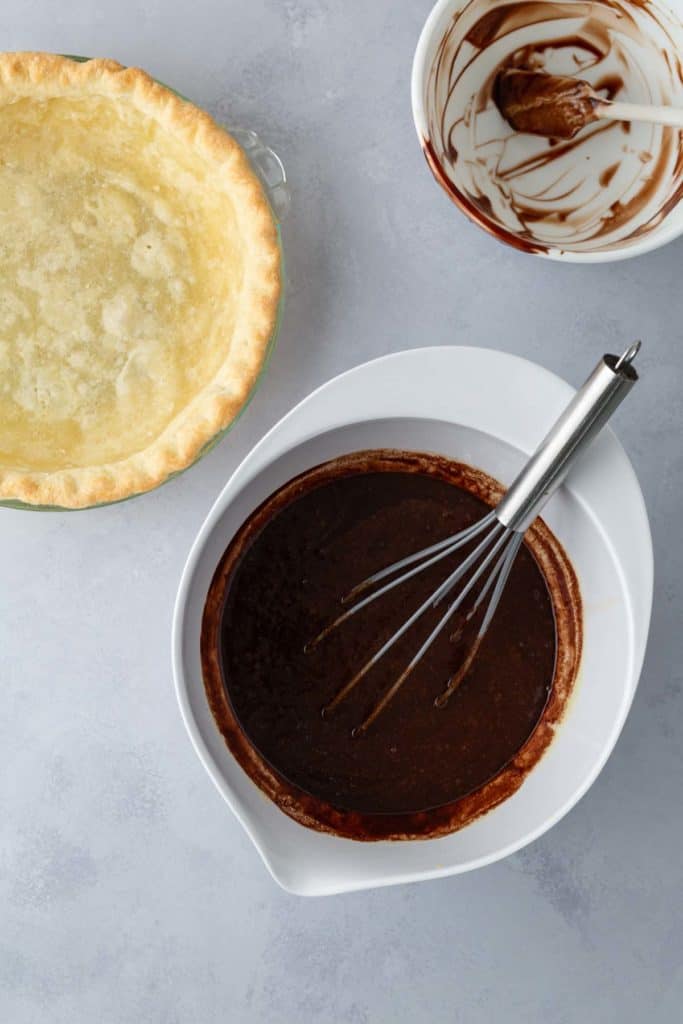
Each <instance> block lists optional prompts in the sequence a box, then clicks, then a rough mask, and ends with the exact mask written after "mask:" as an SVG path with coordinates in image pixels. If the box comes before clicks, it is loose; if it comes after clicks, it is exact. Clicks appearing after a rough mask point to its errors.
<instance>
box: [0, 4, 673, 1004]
mask: <svg viewBox="0 0 683 1024" xmlns="http://www.w3.org/2000/svg"><path fill="white" fill-rule="evenodd" d="M428 10H429V0H401V2H396V0H393V2H392V0H372V2H367V0H365V2H360V0H348V2H345V3H341V2H336V3H335V2H332V0H327V2H325V0H251V2H249V3H246V2H245V0H241V2H240V0H196V2H193V3H189V2H181V0H165V2H164V3H162V2H160V0H148V2H147V3H145V4H144V5H141V6H137V5H136V4H134V3H132V2H131V0H118V2H115V3H105V2H101V3H98V4H94V3H87V2H86V0H78V2H76V0H71V2H69V3H65V4H54V3H50V2H48V0H5V3H4V4H3V10H2V29H3V32H2V46H3V47H5V48H7V49H22V48H24V49H25V48H34V49H46V50H54V51H62V52H71V53H74V52H75V53H85V54H97V55H103V56H105V55H106V56H113V57H116V58H118V59H119V60H121V61H123V62H125V63H129V64H140V65H142V66H144V67H146V68H147V69H148V70H149V71H151V72H152V73H154V74H155V75H157V76H158V77H159V78H160V79H162V80H164V81H167V82H169V83H173V84H174V85H175V86H176V87H177V88H178V89H179V90H180V91H182V92H183V93H185V94H186V95H188V96H190V97H192V98H193V99H195V100H196V101H197V102H198V103H199V104H202V105H204V106H206V107H207V108H208V109H209V110H210V111H212V112H213V113H214V114H215V115H217V116H218V117H219V118H221V119H223V120H224V121H226V122H230V123H233V124H241V125H248V126H253V127H254V128H256V129H257V130H258V131H259V132H261V133H262V134H263V136H264V138H265V139H267V140H268V141H269V142H270V143H271V144H272V145H273V146H275V147H276V149H277V150H278V151H279V152H280V153H281V155H282V157H283V160H284V161H285V163H286V166H287V169H288V171H289V175H290V179H291V183H292V189H293V203H292V210H291V214H290V217H289V219H288V221H287V223H286V225H285V231H284V238H285V246H286V251H287V264H288V278H289V283H288V301H287V308H286V315H285V321H284V326H283V330H282V335H281V338H280V342H279V345H278V348H277V351H276V353H275V355H274V358H273V361H272V364H271V367H270V370H269V372H268V375H267V378H266V379H265V381H264V383H263V386H262V387H261V389H260V391H259V392H258V395H257V396H256V398H255V400H254V402H253V404H252V405H251V407H250V409H249V410H248V413H247V414H246V415H245V416H244V418H243V419H242V420H241V421H240V423H239V424H238V426H237V427H236V429H235V430H234V431H233V432H232V434H231V435H230V436H229V438H228V439H227V440H225V441H224V442H223V443H222V444H221V445H220V446H219V447H218V448H217V450H215V451H214V452H213V453H212V454H211V455H210V457H208V458H207V459H206V460H205V461H204V462H202V464H201V465H199V466H197V467H196V468H194V469H193V470H192V471H191V472H189V473H188V474H187V475H185V476H184V477H182V478H181V479H179V480H177V481H175V482H173V483H172V484H170V485H169V486H167V487H164V488H162V489H161V490H160V491H158V492H157V493H156V494H151V495H149V496H147V497H145V498H142V499H140V500H138V501H136V502H134V503H132V504H126V505H121V506H118V507H113V508H109V509H103V510H99V511H96V512H91V513H85V514H76V515H61V514H59V515H58V514H52V515H37V514H22V513H18V512H11V511H4V510H0V572H1V584H0V610H1V615H0V687H1V690H0V692H1V694H2V700H1V704H0V708H1V710H0V754H1V758H2V768H1V770H0V1020H2V1021H3V1022H6V1024H32V1022H38V1021H40V1022H41V1024H42V1022H50V1024H92V1022H95V1021H97V1022H105V1024H110V1022H111V1024H114V1022H122V1024H131V1022H145V1024H157V1022H159V1024H173V1022H179V1024H190V1022H192V1024H194V1022H197V1024H213V1022H219V1021H220V1022H230V1024H242V1022H245V1024H251V1022H266V1024H307V1022H313V1021H316V1022H328V1021H332V1022H344V1024H365V1022H378V1021H379V1022H385V1021H386V1022H414V1021H420V1022H421V1021H425V1022H427V1021H429V1022H437V1024H440V1022H448V1024H451V1022H463V1024H489V1022H498V1021H505V1022H506V1024H517V1022H522V1021H524V1022H525V1024H575V1022H576V1024H579V1022H580V1024H593V1022H596V1024H597V1022H599V1024H610V1022H612V1021H614V1022H616V1021H619V1022H620V1024H640V1022H642V1021H648V1022H649V1024H669V1022H672V1024H674V1022H677V1021H679V1020H680V1019H681V1004H682V1003H683V968H682V966H681V960H682V956H681V954H682V951H683V925H682V923H681V903H682V896H681V892H682V885H681V883H682V881H683V869H682V866H681V865H682V858H681V848H682V847H683V824H682V820H681V806H682V802H681V796H680V790H681V774H682V769H683V759H682V752H683V743H682V735H683V696H682V694H681V679H682V669H681V665H682V664H683V639H682V638H683V630H682V629H681V611H682V609H683V582H682V580H683V564H682V557H681V544H680V538H681V498H682V496H683V495H682V487H683V450H682V445H681V435H682V428H683V403H682V402H681V394H682V393H683V372H682V368H683V338H682V337H681V323H682V320H683V317H682V314H683V291H682V289H681V274H680V267H681V261H682V259H683V241H681V242H679V243H674V244H672V245H671V246H669V247H668V248H667V249H664V250H661V251H660V252H658V253H655V254H653V255H649V256H645V257H643V258H641V259H638V260H635V261H632V262H626V263H621V264H614V265H612V266H604V267H593V268H581V267H571V266H557V265H551V264H547V263H541V262H539V261H536V260H534V259H533V258H530V257H524V256H521V255H518V254H516V253H514V252H512V251H509V250H506V249H504V248H502V247H500V246H499V245H497V244H496V243H494V242H493V241H491V240H490V239H489V238H487V237H485V236H484V235H483V234H482V233H480V232H479V231H478V230H477V229H475V228H474V227H472V226H471V225H469V224H468V223H466V222H465V221H464V220H463V219H462V218H461V217H460V216H459V215H458V214H457V213H456V211H455V210H454V209H452V208H451V206H450V204H449V202H448V200H447V199H446V198H445V197H444V196H443V195H442V194H441V192H440V191H439V189H438V188H437V187H436V186H435V184H434V183H433V181H432V180H431V178H430V176H429V174H428V173H427V171H426V168H425V166H424V165H423V160H422V156H421V154H420V152H419V149H418V147H417V144H416V141H415V138H414V137H413V127H412V122H411V115H410V105H409V89H408V83H409V72H410V63H411V58H412V53H413V48H414V46H415V42H416V40H417V36H418V33H419V30H420V26H421V24H422V22H423V20H424V18H425V17H426V15H427V12H428ZM634 336H641V337H642V338H643V339H644V341H645V343H646V349H645V351H644V354H643V359H642V366H643V382H642V384H641V385H640V389H639V393H638V395H637V397H634V398H633V399H632V400H631V402H629V403H628V405H627V407H625V408H624V409H623V410H621V411H620V413H619V414H618V417H617V429H618V430H619V432H620V434H621V437H622V438H623V440H624V442H625V444H626V447H627V449H628V451H629V452H630V454H631V456H632V458H633V461H634V463H635V466H636V468H637V471H638V473H639V476H640V479H641V481H642V485H643V488H644V491H645V495H646V499H647V503H648V507H649V511H650V515H651V517H652V525H653V530H654V538H655V548H656V558H657V585H656V596H655V607H654V618H653V624H652V632H651V640H650V647H649V652H648V655H647V660H646V665H645V670H644V673H643V677H642V681H641V685H640V689H639V692H638V695H637V698H636V701H635V705H634V707H633V711H632V714H631V716H630V718H629V720H628V723H627V726H626V729H625V731H624V734H623V736H622V738H621V740H620V741H619V744H618V746H617V749H616V751H615V753H614V755H613V756H612V758H611V760H610V761H609V763H608V765H607V767H606V769H605V770H604V772H603V773H602V775H601V777H600V778H599V780H598V781H597V783H596V785H595V786H594V787H593V789H592V790H591V792H590V793H589V794H588V796H586V797H585V799H584V800H583V801H582V802H581V803H580V804H579V806H578V807H577V808H576V809H575V810H574V811H573V812H572V813H571V814H570V815H569V816H568V817H566V818H565V819H564V820H563V821H562V822H561V823H560V825H558V826H557V827H556V828H555V829H554V830H553V831H552V832H551V833H550V834H548V835H546V836H545V837H543V838H542V839H541V840H539V841H538V842H536V843H535V844H534V845H532V846H531V847H529V848H527V849H526V850H525V851H523V852H522V853H520V854H518V855H516V856H514V857H511V858H510V859H509V860H507V861H505V862H502V863H499V864H497V865H495V866H493V867H490V868H488V869H486V870H483V871H480V872H478V873H475V874H471V875H468V876H464V877H460V878H454V879H450V880H445V881H439V882H434V883H428V884H422V885H413V886H407V887H403V888H398V889H393V890H386V891H382V892H375V893H368V894H361V895H353V896H349V897H338V898H332V899H325V900H317V901H306V900H302V899H297V898H294V897H290V896H287V895H285V894H284V893H282V892H281V891H279V889H278V888H277V887H276V886H275V885H274V883H273V882H272V881H271V880H270V878H269V877H268V876H267V874H266V872H265V870H264V869H263V867H262V866H261V864H260V862H259V860H258V857H257V856H256V854H255V852H254V850H253V849H252V848H251V845H250V843H249V841H248V840H247V839H246V837H245V836H244V834H243V833H242V831H241V829H240V827H239V826H238V825H237V823H236V821H234V820H233V818H232V817H231V815H230V813H229V811H228V810H227V808H226V807H225V806H224V804H223V803H222V801H221V799H220V797H219V796H218V795H217V793H216V792H215V791H214V789H213V787H212V786H211V784H210V782H209V781H208V779H207V777H206V776H205V774H204V770H203V769H202V767H201V765H200V764H199V762H198V761H197V759H196V758H195V755H194V753H193V751H192V750H191V747H190V744H189V741H188V739H187V737H186V735H185V732H184V729H183V727H182V724H181V721H180V717H179V714H178V711H177V709H176V704H175V698H174V695H173V690H172V681H171V674H170V665H169V626H170V619H171V609H172V603H173V598H174V594H175V589H176V584H177V582H178V577H179V574H180V571H181V567H182V564H183V561H184V558H185V555H186V553H187V550H188V547H189V545H190V542H191V540H192V538H193V536H194V534H195V531H196V529H197V527H198V525H199V523H200V521H201V520H202V518H203V516H204V514H205V512H206V510H207V509H208V507H209V505H210V503H211V502H212V501H213V499H214V497H215V496H216V494H217V493H218V491H219V489H220V488H221V487H222V485H223V483H224V481H225V479H226V478H227V476H228V474H229V473H230V472H231V470H232V469H233V468H234V467H235V465H236V464H237V462H238V461H239V459H240V458H241V457H242V456H243V455H244V454H245V453H246V452H247V450H248V449H249V447H250V446H251V445H252V444H253V443H254V442H255V441H256V440H257V439H258V438H259V437H260V435H261V434H262V433H263V432H264V431H265V430H266V428H268V427H270V426H271V425H272V424H273V423H274V422H275V420H276V419H277V418H278V417H279V416H280V415H281V414H282V413H284V412H285V411H286V410H287V409H288V408H289V407H290V406H291V405H292V404H293V403H294V402H295V401H297V400H298V399H299V398H301V397H302V396H303V395H305V394H306V393H307V392H308V391H309V390H310V389H311V388H312V387H314V386H315V385H317V384H318V383H320V382H322V381H323V380H325V379H326V378H328V377H330V376H331V375H333V374H335V373H337V372H338V371H340V370H343V369H345V368H347V367H350V366H352V365H353V364H355V363H358V362H360V361H362V360H365V359H367V358H369V357H371V356H375V355H379V354H382V353H385V352H390V351H394V350H396V349H399V348H402V347H409V346H415V345H429V344H435V343H445V344H457V343H458V342H467V343H470V344H477V345H488V346H496V347H502V348H506V349H509V350H511V351H513V352H517V353H520V354H522V355H525V356H528V357H530V358H532V359H535V360H538V361H539V362H542V363H543V364H545V365H546V366H548V367H550V368H551V369H553V370H555V371H557V372H559V373H560V374H562V375H564V376H565V377H567V378H568V379H570V380H572V381H574V382H575V383H579V380H580V378H581V376H582V374H583V372H584V370H585V368H586V367H587V365H589V364H591V363H592V360H593V358H594V356H595V353H596V352H601V351H602V350H603V348H619V347H620V346H621V345H622V344H623V342H625V341H628V340H629V339H631V338H633V337H634Z"/></svg>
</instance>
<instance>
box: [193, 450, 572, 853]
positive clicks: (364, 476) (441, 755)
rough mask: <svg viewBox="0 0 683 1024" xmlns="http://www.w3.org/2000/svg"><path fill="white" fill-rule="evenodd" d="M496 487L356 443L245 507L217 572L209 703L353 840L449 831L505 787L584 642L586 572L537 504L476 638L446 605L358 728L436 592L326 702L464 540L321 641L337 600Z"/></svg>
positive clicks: (289, 803)
mask: <svg viewBox="0 0 683 1024" xmlns="http://www.w3.org/2000/svg"><path fill="white" fill-rule="evenodd" d="M499 494H500V488H499V487H498V485H497V484H496V483H495V482H494V481H492V480H491V479H490V478H489V477H486V476H485V475H484V474H482V473H479V472H478V471H476V470H473V469H470V468H469V467H466V466H463V465H460V464H458V463H453V462H450V461H448V460H445V459H441V458H438V457H434V456H421V455H414V454H410V453H400V452H391V451H378V452H362V453H357V454H355V455H351V456H347V457H344V458H342V459H337V460H334V461H333V462H331V463H327V464H325V465H323V466H320V467H317V468H316V469H313V470H311V471H309V472H307V473H305V474H303V475H302V476H300V477H298V478H296V479H295V480H293V481H291V482H290V483H288V484H286V485H285V486H284V487H283V488H281V489H280V490H279V491H277V492H276V493H275V494H274V495H273V496H271V497H270V498H269V499H268V500H267V501H266V502H265V503H264V504H263V505H262V506H261V507H260V508H259V509H257V510H256V512H254V513H253V514H252V516H251V517H250V518H249V519H248V520H247V522H246V523H245V524H244V525H243V526H242V528H241V529H240V530H239V531H238V533H237V535H236V536H235V538H234V539H233V541H232V542H231V544H230V546H229V547H228V549H227V551H226V553H225V555H224V556H223V559H222V560H221V563H220V565H219V567H218V569H217V571H216V574H215V576H214V579H213V581H212V584H211V587H210V590H209V594H208V598H207V603H206V607H205V612H204V620H203V626H202V644H201V646H202V665H203V673H204V680H205V685H206V690H207V695H208V698H209V702H210V705H211V708H212V711H213V714H214V717H215V719H216V722H217V724H218V726H219V728H220V730H221V732H222V733H223V735H224V737H225V739H226V741H227V743H228V745H229V747H230V749H231V750H232V752H233V753H234V755H235V757H236V758H237V760H238V761H239V762H240V764H241V765H242V767H243V768H244V769H245V770H246V771H247V773H248V774H249V775H250V776H251V777H252V778H253V779H254V781H255V782H256V783H257V785H259V786H260V787H261V789H263V790H264V791H265V792H266V793H267V794H268V796H270V797H271V798H272V799H273V800H275V802H276V803H277V804H278V805H279V806H280V807H281V808H282V809H283V810H285V811H286V812H287V813H288V814H290V815H291V816H292V817H294V818H296V819H297V820H299V821H301V822H303V823H304V824H307V825H310V826H312V827H315V828H319V829H323V830H328V831H334V832H337V833H338V834H341V835H345V836H351V837H353V838H357V839H373V838H405V837H415V836H429V835H438V834H442V833H444V832H448V831H452V830H454V829H456V828H459V827H461V826H462V825H464V824H466V823H467V821H470V820H472V818H474V817H476V816H477V815H479V814H481V813H483V812H484V811H485V810H487V809H489V808H490V807H491V806H494V805H495V804H496V803H499V802H500V801H501V800H503V799H505V798H506V797H507V796H509V795H510V794H511V793H512V792H514V791H515V790H516V789H517V788H518V786H519V785H520V784H521V782H522V781H523V779H524V777H525V775H526V773H527V772H528V771H529V770H530V768H531V767H532V766H533V764H535V763H536V761H537V760H538V758H539V757H540V756H541V753H542V752H543V750H544V749H545V747H546V746H547V744H548V743H549V742H550V739H551V737H552V732H553V728H554V726H555V724H556V723H557V721H558V720H559V718H560V716H561V714H562V711H563V708H564V706H565V704H566V700H567V698H568V695H569V693H570V691H571V686H572V683H573V680H574V677H575V674H576V670H577V666H578V661H579V657H580V647H581V612H580V599H579V594H578V586H577V583H576V579H575V576H574V574H573V571H572V569H571V566H570V564H569V562H568V560H567V558H566V556H565V555H564V552H563V551H562V549H561V547H560V545H559V544H558V542H557V541H556V540H555V538H554V537H553V536H552V534H550V532H549V531H548V530H547V528H546V527H545V526H544V525H543V524H542V523H541V522H540V521H537V523H536V524H534V526H533V527H532V529H531V530H530V531H529V533H528V537H527V543H526V544H524V545H523V546H522V548H521V549H520V553H519V555H518V557H517V559H516V561H515V564H514V567H513V570H512V572H511V574H510V578H509V580H508V583H507V586H506V589H505V593H504V595H503V598H502V600H501V603H500V606H499V608H498V611H497V612H496V615H495V617H494V619H493V622H492V624H491V626H490V628H489V631H488V633H487V634H486V637H485V640H484V642H483V644H482V646H481V648H480V650H479V652H478V654H477V657H476V659H475V661H474V663H473V665H472V667H471V669H470V670H469V671H468V673H467V675H466V676H465V678H464V680H463V682H462V683H461V685H460V686H459V688H458V689H457V691H456V692H455V693H454V694H453V695H452V697H451V698H450V700H449V701H448V702H447V703H446V704H445V706H443V707H440V706H437V705H436V704H435V699H436V698H437V697H438V696H439V694H440V693H442V692H443V690H444V687H445V685H446V684H447V682H448V679H449V678H450V677H451V676H452V675H453V673H454V672H456V671H457V669H458V667H459V666H460V665H461V664H462V662H463V660H464V658H465V657H466V654H467V651H468V650H469V649H470V646H471V644H472V642H473V640H474V637H475V636H476V629H477V626H478V624H479V622H478V620H477V618H476V617H475V618H474V619H473V620H472V621H471V622H470V623H469V624H468V625H466V626H464V628H463V618H461V619H460V620H457V619H454V620H453V621H452V622H450V623H449V624H448V626H447V627H446V628H445V629H444V630H443V631H442V633H441V634H440V635H439V636H438V638H437V639H436V640H435V641H434V643H433V644H432V646H431V647H430V649H429V651H428V652H427V654H426V655H425V657H424V659H423V660H422V661H420V662H419V663H418V665H417V666H416V668H415V669H414V671H413V673H412V674H411V675H410V676H409V677H408V679H407V680H406V682H405V683H404V685H403V686H402V688H401V689H400V690H399V691H398V693H397V694H396V695H395V697H394V698H393V699H392V701H391V703H390V704H389V705H388V706H387V707H386V708H385V709H384V710H383V711H382V713H381V715H380V716H379V717H378V718H377V719H376V720H375V721H374V722H373V723H372V724H371V725H370V727H369V728H368V729H367V730H366V731H364V732H363V733H362V734H361V735H356V736H355V737H354V735H353V730H354V728H355V727H356V726H358V724H359V723H360V722H361V721H362V720H363V719H364V718H365V716H366V715H367V713H368V711H369V709H370V708H371V707H372V706H373V705H374V704H375V703H376V701H377V700H378V699H379V697H380V696H381V695H382V694H383V693H385V692H386V691H387V689H388V688H389V687H390V686H391V684H392V683H393V682H394V681H395V680H396V679H397V677H398V676H399V675H400V673H401V672H402V671H403V669H404V668H405V667H406V665H407V663H408V662H409V660H410V658H411V656H412V655H413V654H414V653H415V651H416V650H417V648H418V647H419V646H420V644H421V643H422V641H423V639H424V638H425V637H426V636H427V635H428V633H429V631H430V629H431V628H432V626H433V625H434V624H435V623H436V621H437V620H438V619H439V618H440V617H441V616H442V615H443V612H444V610H445V607H444V606H443V605H441V606H439V607H437V608H436V609H429V611H428V612H427V613H425V616H424V617H423V618H421V619H420V620H418V622H417V623H416V624H415V625H414V626H412V627H411V628H410V629H409V630H408V632H407V633H406V634H405V636H404V637H402V639H401V640H400V641H399V643H398V644H397V645H396V647H395V648H393V649H392V650H391V651H390V652H389V653H388V654H387V655H386V657H384V658H383V659H382V660H381V661H380V662H379V663H378V664H377V665H376V666H375V667H374V668H373V669H372V670H371V672H370V673H369V674H368V675H367V676H366V677H365V678H364V679H363V680H362V681H361V682H360V683H359V684H358V686H356V688H355V689H354V690H353V691H352V692H351V693H350V694H349V696H348V697H347V698H346V699H345V700H344V701H342V702H341V703H340V704H339V705H338V706H337V707H336V708H335V709H334V710H333V711H331V712H329V713H328V714H326V715H325V716H323V714H322V713H321V712H322V709H323V707H324V706H325V705H327V704H329V702H330V700H331V699H332V698H333V697H334V695H335V694H336V693H337V692H338V691H339V690H340V688H341V687H343V686H344V684H345V683H346V682H348V680H349V679H350V678H352V677H353V675H354V674H355V673H356V672H357V671H358V669H359V668H360V667H361V666H362V664H363V663H364V662H365V661H366V660H367V658H368V657H369V656H370V655H371V654H372V653H373V652H374V651H376V650H377V649H378V648H379V647H380V646H381V645H382V643H383V642H384V641H385V640H386V639H387V638H388V637H389V636H390V635H391V633H393V632H394V631H395V630H396V629H397V628H398V626H400V625H401V624H402V623H403V622H404V621H405V620H406V618H407V617H408V615H409V614H410V613H411V612H412V611H413V610H414V609H415V608H417V606H418V605H419V604H420V603H421V602H422V601H424V599H425V597H426V596H427V595H428V594H429V593H431V592H432V591H433V590H435V589H436V587H437V586H438V585H439V584H440V583H441V582H442V581H443V580H444V579H445V577H446V576H447V575H448V572H449V571H451V570H452V568H453V567H454V566H455V565H456V564H458V562H459V561H461V560H462V558H463V557H465V554H466V553H467V552H468V551H469V550H470V549H469V548H467V549H465V552H464V553H463V552H458V553H456V554H453V555H452V556H449V558H448V559H446V560H444V561H443V562H440V563H438V564H437V565H434V566H432V567H430V568H429V569H428V570H426V571H425V572H424V573H421V574H419V575H417V576H416V577H414V578H413V579H411V580H408V581H406V582H405V583H403V584H401V585H400V586H399V587H397V588H396V589H395V590H393V591H391V592H390V593H388V594H386V595H385V596H384V597H381V598H379V599H378V600H377V601H376V602H374V603H372V604H370V605H368V607H367V608H365V609H363V610H362V611H361V612H359V613H358V614H357V615H354V616H353V617H351V618H350V619H348V620H347V621H346V622H344V623H342V624H341V625H340V626H339V627H338V628H337V629H335V630H334V631H333V632H332V633H331V634H329V635H328V636H327V637H325V638H324V639H323V640H322V641H321V642H320V643H319V644H317V645H316V646H314V647H313V649H311V641H312V640H313V638H314V637H316V636H317V634H318V633H319V632H320V631H321V630H322V629H323V628H324V627H325V626H326V625H327V624H329V623H330V622H332V621H333V620H334V619H335V618H336V617H337V616H338V615H339V613H340V610H342V608H341V606H340V599H341V598H342V597H343V596H344V595H345V594H347V593H348V592H349V591H350V590H351V589H352V588H353V587H354V586H355V585H356V584H357V583H359V582H360V581H361V580H363V579H364V578H365V577H367V576H368V575H370V574H371V573H373V572H376V571H377V570H378V569H381V568H382V567H383V566H385V565H387V564H389V563H391V562H393V561H395V560H397V559H399V558H402V557H404V556H405V555H407V554H410V553H412V552H414V551H417V550H419V549H421V548H423V547H425V546H427V545H429V544H432V543H434V542H435V541H438V540H441V539H442V538H444V537H447V536H449V535H450V534H452V533H455V532H457V531H458V530H461V529H463V528H464V527H465V526H468V525H470V524H472V523H474V522H476V521H477V520H478V519H480V518H481V517H482V516H483V515H484V514H485V513H486V512H487V511H488V509H489V507H490V506H491V504H494V503H495V501H496V500H497V498H498V496H499Z"/></svg>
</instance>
